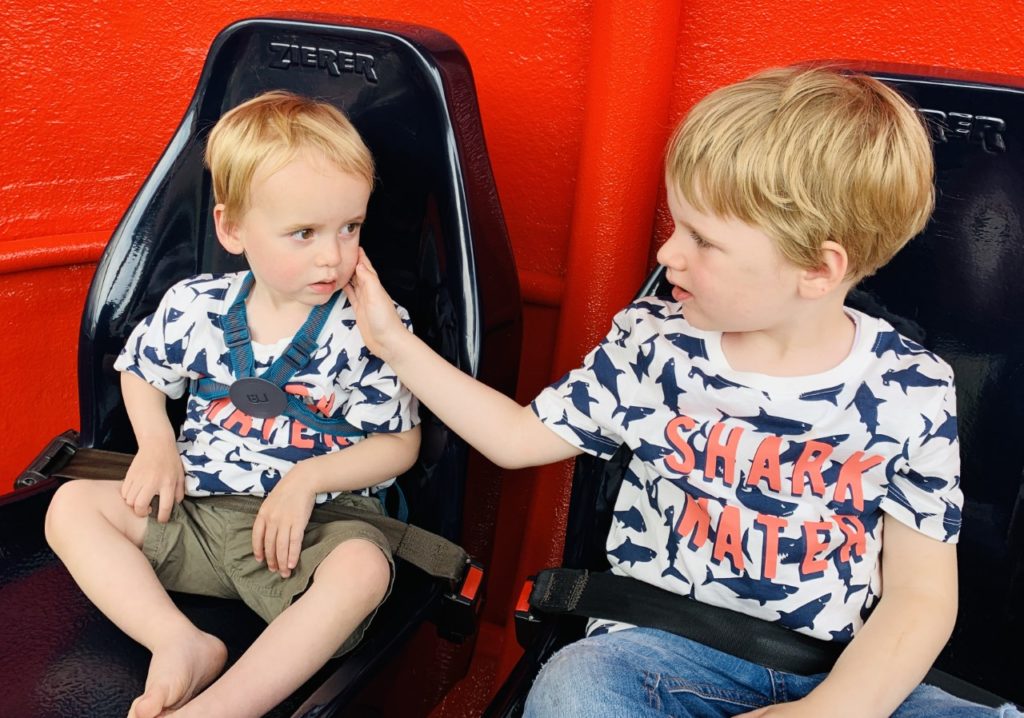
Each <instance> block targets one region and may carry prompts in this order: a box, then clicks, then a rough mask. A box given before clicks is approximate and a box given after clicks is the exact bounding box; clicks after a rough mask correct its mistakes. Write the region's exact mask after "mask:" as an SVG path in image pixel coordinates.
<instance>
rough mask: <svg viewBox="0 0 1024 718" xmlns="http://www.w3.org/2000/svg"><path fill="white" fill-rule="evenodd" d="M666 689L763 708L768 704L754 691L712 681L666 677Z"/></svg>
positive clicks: (671, 691)
mask: <svg viewBox="0 0 1024 718" xmlns="http://www.w3.org/2000/svg"><path fill="white" fill-rule="evenodd" d="M665 683H666V686H665V690H667V691H668V692H669V693H692V694H694V695H697V696H700V697H701V698H707V699H710V700H717V701H725V702H728V703H734V704H736V705H741V706H748V707H750V708H761V707H763V706H764V705H766V701H765V698H764V696H759V695H757V694H756V693H754V692H752V691H745V692H740V691H732V690H728V689H723V688H721V687H719V686H716V685H713V684H710V683H694V682H692V681H688V680H684V679H682V678H671V679H665Z"/></svg>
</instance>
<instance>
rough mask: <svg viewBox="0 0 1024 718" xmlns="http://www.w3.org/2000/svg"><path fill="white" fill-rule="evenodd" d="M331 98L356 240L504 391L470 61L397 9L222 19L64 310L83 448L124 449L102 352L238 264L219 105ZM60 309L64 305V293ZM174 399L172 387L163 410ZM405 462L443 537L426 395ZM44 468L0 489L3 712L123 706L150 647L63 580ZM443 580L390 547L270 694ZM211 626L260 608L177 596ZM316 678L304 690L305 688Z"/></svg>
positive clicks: (343, 693) (499, 271) (451, 484)
mask: <svg viewBox="0 0 1024 718" xmlns="http://www.w3.org/2000/svg"><path fill="white" fill-rule="evenodd" d="M276 88H284V89H289V90H292V91H295V92H299V93H302V94H307V95H311V96H315V97H318V98H320V99H325V100H328V101H331V102H333V103H335V104H336V105H338V106H339V107H341V108H342V109H343V110H344V111H345V112H346V113H347V114H348V115H349V117H350V118H351V119H352V122H353V123H354V124H355V126H356V127H357V128H358V129H359V131H360V133H361V134H362V135H363V137H364V138H365V140H366V142H367V144H368V145H369V147H370V149H371V151H372V152H373V154H374V157H375V159H376V162H377V171H378V179H379V181H378V184H377V187H376V189H375V192H374V194H373V196H372V198H371V201H370V206H369V211H368V219H367V222H366V225H365V227H364V230H363V235H362V236H363V239H362V244H363V246H364V247H365V248H366V251H367V253H368V254H369V255H370V257H371V259H372V261H373V262H374V264H375V266H376V267H377V268H378V270H379V273H380V276H381V278H382V281H383V283H384V284H385V286H386V287H387V289H388V291H389V292H391V294H392V296H393V297H394V298H395V300H396V301H398V302H400V303H401V304H403V305H404V306H405V307H406V308H408V310H409V312H410V314H411V316H412V319H413V322H414V326H415V331H416V333H417V334H418V335H419V336H420V337H421V338H423V339H424V340H425V341H426V342H427V343H428V344H430V345H431V346H432V347H433V348H434V349H436V350H437V351H439V352H440V353H441V354H442V355H444V356H445V357H446V358H447V359H448V360H449V361H451V362H452V363H453V364H455V365H457V366H459V367H460V368H462V369H463V370H465V371H467V372H469V373H471V374H474V375H475V376H477V377H479V378H481V379H482V380H484V381H486V382H488V383H490V384H491V385H493V386H496V387H497V388H498V389H500V390H502V391H504V392H506V393H509V394H511V393H512V392H513V390H514V382H515V378H516V374H517V369H518V367H517V361H518V356H519V342H520V330H521V328H520V302H519V289H518V284H517V279H516V276H515V273H514V266H513V261H512V254H511V250H510V247H509V244H508V240H507V236H506V232H505V226H504V221H503V218H502V214H501V208H500V206H499V204H498V201H497V194H496V191H495V188H494V183H493V177H492V175H491V169H490V165H489V163H488V159H487V153H486V148H485V146H484V141H483V134H482V130H481V126H480V120H479V116H478V110H477V104H476V96H475V91H474V87H473V81H472V76H471V74H470V71H469V67H468V64H467V61H466V59H465V57H464V56H463V54H462V52H461V50H460V49H459V48H458V46H457V45H456V44H455V43H454V42H453V41H452V40H451V39H450V38H448V37H446V36H444V35H442V34H440V33H438V32H436V31H433V30H428V29H425V28H418V27H413V26H407V25H399V24H395V23H374V25H373V26H372V27H371V26H370V25H368V24H367V23H366V21H358V20H350V19H344V20H342V19H338V18H333V19H332V18H316V19H306V20H283V19H257V20H247V21H242V22H239V23H236V24H234V25H232V26H230V27H228V28H227V29H225V30H224V31H223V32H222V33H221V34H220V35H219V36H218V37H217V38H216V40H215V41H214V43H213V46H212V48H211V50H210V53H209V56H208V58H207V61H206V64H205V66H204V68H203V72H202V75H201V78H200V80H199V84H198V87H197V89H196V92H195V95H194V97H193V99H192V102H191V103H190V105H189V107H188V109H187V111H186V114H185V117H184V119H183V121H182V123H181V126H180V127H179V129H178V130H177V132H176V133H175V135H174V137H173V138H172V139H171V141H170V143H169V145H168V147H167V150H166V151H165V153H164V155H163V157H162V158H161V159H160V161H159V162H158V164H157V166H156V167H155V169H154V170H153V172H152V173H151V175H150V176H149V178H148V179H147V180H146V182H145V184H144V185H143V187H142V188H141V190H140V191H139V194H138V196H137V197H136V199H135V201H134V202H133V204H132V205H131V207H130V208H129V209H128V211H127V213H126V214H125V216H124V218H123V219H122V221H121V223H120V225H119V226H118V228H117V230H116V231H115V232H114V235H113V237H112V238H111V240H110V244H109V245H108V247H107V249H106V252H105V253H104V255H103V258H102V259H101V261H100V264H99V266H98V268H97V271H96V275H95V278H94V280H93V284H92V287H91V289H90V292H89V296H88V300H87V305H86V307H85V312H84V315H83V319H82V329H81V336H80V344H79V400H80V405H81V435H80V440H79V443H80V445H81V446H83V447H91V448H100V449H110V450H120V451H133V450H134V448H135V446H134V438H133V434H132V431H131V428H130V425H129V423H128V419H127V416H126V414H125V412H124V409H123V406H122V403H121V396H120V389H119V380H118V377H117V376H116V373H115V372H114V371H113V370H112V368H111V367H112V363H113V360H114V358H115V357H116V356H117V354H118V353H119V351H120V350H121V347H122V346H123V344H124V342H125V339H126V338H127V336H128V334H129V332H130V331H131V329H132V328H133V327H134V326H135V324H136V323H137V322H138V321H139V320H140V319H142V318H143V317H145V316H146V315H148V314H149V313H151V312H152V311H153V309H154V308H155V307H156V304H157V302H158V300H159V299H160V297H161V296H162V294H163V293H164V291H165V290H166V289H167V288H168V287H169V286H170V285H171V284H173V283H174V282H175V281H177V280H179V279H181V278H184V277H187V276H190V275H193V274H196V273H199V272H208V271H213V272H218V271H233V270H236V269H240V268H242V266H243V265H241V264H240V263H239V261H238V259H237V258H235V257H232V256H230V255H228V254H227V253H225V252H224V251H223V250H222V249H221V248H220V246H219V244H218V242H217V240H216V237H215V233H214V228H213V223H212V219H211V209H212V193H211V190H210V180H209V175H208V173H207V172H206V171H205V170H204V168H203V165H202V151H203V147H204V142H205V137H206V135H207V133H208V132H209V130H210V128H211V127H212V126H213V124H214V122H215V121H216V120H217V118H218V117H219V116H220V115H221V114H222V113H223V112H224V111H226V110H228V109H230V108H231V107H234V106H235V105H237V104H239V103H240V102H242V101H244V100H246V99H248V98H250V97H252V96H254V95H256V94H258V93H260V92H262V91H264V90H268V89H276ZM69 310H70V311H78V308H69ZM182 410H183V405H182V402H178V405H177V406H176V407H174V406H172V414H174V413H175V411H177V415H178V416H180V414H181V412H182ZM423 432H424V433H423V442H422V450H421V456H420V461H419V462H418V463H417V465H416V466H415V467H414V468H413V469H411V470H410V471H409V472H408V473H407V474H405V475H404V476H402V477H401V478H400V479H399V483H400V485H401V486H402V489H403V491H404V493H405V496H406V498H407V500H408V504H409V509H410V513H409V520H410V522H411V523H415V524H417V525H419V526H421V527H423V528H426V529H428V530H430V531H433V532H435V533H438V534H441V535H443V536H445V537H446V538H449V539H451V540H453V541H456V542H457V541H458V540H459V538H460V533H461V528H462V497H463V492H464V483H465V480H466V473H467V454H468V452H467V447H466V445H465V444H464V443H463V442H461V441H460V440H458V439H457V438H456V437H455V436H454V435H452V434H451V433H450V432H449V431H448V430H447V429H446V427H444V426H443V425H442V424H441V423H440V422H438V421H437V420H436V419H434V418H433V417H432V416H430V415H429V414H427V413H426V412H424V428H423ZM53 488H54V482H51V481H46V480H43V481H42V482H40V483H38V484H36V485H35V486H33V487H31V488H27V489H23V490H21V491H15V492H14V493H13V494H11V495H8V496H6V497H2V498H0V646H3V650H0V672H2V673H3V674H4V675H6V676H7V677H8V678H9V679H13V678H14V677H18V679H17V680H9V681H8V687H7V688H6V689H5V690H4V691H2V692H0V715H4V716H33V717H34V718H45V717H47V716H68V717H72V716H74V717H80V716H107V715H110V716H121V715H124V714H125V712H126V711H127V707H128V705H129V703H130V701H131V700H132V698H133V697H134V696H136V695H138V694H139V693H140V692H141V689H142V685H143V680H144V678H145V674H146V668H147V666H148V663H149V657H148V653H147V652H146V651H145V650H144V649H143V648H141V647H140V646H138V645H136V644H135V643H134V642H133V641H131V640H130V639H128V638H127V637H126V636H124V635H123V634H121V632H120V631H118V630H117V629H116V628H115V627H114V626H113V625H112V624H110V622H109V621H107V620H106V619H105V618H103V617H102V616H101V615H100V614H99V613H98V612H97V611H96V610H95V609H93V608H92V606H91V605H90V604H89V602H88V601H87V600H86V599H85V597H84V596H83V595H82V594H81V592H79V591H78V589H77V588H76V587H75V585H74V583H73V582H72V581H71V579H70V577H69V576H68V574H67V572H66V570H65V569H64V568H63V566H62V565H61V564H60V562H59V561H57V560H56V559H55V557H54V556H53V554H52V553H51V552H50V551H49V549H48V547H47V546H46V543H45V540H44V539H43V528H42V527H43V517H44V515H45V511H46V507H47V505H48V502H49V498H50V496H51V494H52V490H53ZM442 593H443V587H442V586H440V585H439V584H438V583H437V582H436V581H434V580H432V579H430V578H428V577H427V576H425V575H424V574H422V573H420V572H419V571H418V570H416V569H413V568H412V567H409V566H404V565H401V564H400V565H399V569H398V576H397V582H396V586H395V589H394V591H393V592H392V596H391V598H390V599H389V600H388V601H387V602H386V604H385V606H384V607H383V608H382V609H381V611H380V613H379V614H378V617H377V619H376V620H375V621H374V623H373V626H372V628H371V630H370V631H369V632H368V635H367V637H366V639H365V641H364V643H363V644H362V645H361V646H360V647H359V648H358V649H357V650H356V651H355V652H354V653H353V654H351V655H350V656H348V657H346V658H345V659H342V660H340V661H333V662H332V663H329V664H328V666H327V667H326V668H325V669H324V670H323V671H321V673H320V674H318V676H317V677H315V680H313V681H311V682H310V684H309V685H307V686H306V687H304V689H303V690H302V691H300V692H298V693H297V694H296V695H295V696H293V697H292V698H291V699H290V700H288V701H286V702H285V703H284V704H282V706H280V707H279V708H278V709H277V710H275V711H274V712H273V714H272V715H275V716H285V715H292V714H294V715H306V714H309V715H312V714H313V713H314V712H315V714H316V715H318V716H321V715H331V714H333V712H334V711H335V710H337V709H338V708H339V706H342V705H344V703H345V701H346V700H348V699H349V698H350V697H351V696H353V695H354V694H355V692H356V691H357V689H358V688H359V687H360V686H361V685H362V684H363V683H364V682H365V679H366V678H367V677H368V676H369V675H370V674H371V673H372V671H373V670H374V669H375V668H376V667H377V666H378V665H379V664H380V663H381V662H382V661H383V660H384V659H385V658H387V657H389V656H390V655H391V654H393V652H394V650H395V649H396V647H397V646H399V645H400V644H401V641H402V640H403V639H404V638H406V637H407V636H408V635H409V634H410V632H411V631H412V630H413V629H414V628H415V627H416V626H417V625H418V624H419V623H420V622H421V621H422V620H423V619H424V618H425V617H427V616H430V615H431V614H432V613H434V612H435V611H436V609H437V606H438V600H439V598H440V596H441V594H442ZM176 599H177V600H178V601H179V603H180V605H181V606H182V607H183V608H184V610H185V611H186V613H187V614H188V615H189V616H190V617H191V618H192V619H193V620H194V621H195V622H196V623H197V624H198V625H200V626H201V627H203V628H204V629H205V630H208V631H211V632H213V633H215V634H217V635H220V636H221V637H222V638H224V640H225V641H226V642H227V643H228V644H229V651H230V657H231V659H232V660H234V659H235V658H237V657H238V655H240V654H241V652H242V651H244V649H245V648H246V647H247V646H248V644H249V643H250V642H251V641H252V639H253V637H254V636H256V635H257V634H258V633H259V632H260V631H261V630H262V629H263V627H264V624H263V623H262V621H260V620H259V619H258V618H257V617H256V616H255V614H252V613H251V612H250V611H249V610H248V609H247V608H246V607H245V606H244V605H242V604H241V603H240V602H237V601H224V600H216V599H206V598H201V597H196V596H177V597H176ZM318 687H319V689H318Z"/></svg>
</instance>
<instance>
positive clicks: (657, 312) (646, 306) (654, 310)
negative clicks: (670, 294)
mask: <svg viewBox="0 0 1024 718" xmlns="http://www.w3.org/2000/svg"><path fill="white" fill-rule="evenodd" d="M630 306H631V307H635V308H636V309H642V310H644V311H646V312H647V313H648V314H650V315H651V316H652V317H657V318H658V319H664V318H665V315H664V314H662V312H663V311H664V310H665V305H664V304H656V303H655V302H645V301H643V300H641V301H637V302H633V304H632V305H630Z"/></svg>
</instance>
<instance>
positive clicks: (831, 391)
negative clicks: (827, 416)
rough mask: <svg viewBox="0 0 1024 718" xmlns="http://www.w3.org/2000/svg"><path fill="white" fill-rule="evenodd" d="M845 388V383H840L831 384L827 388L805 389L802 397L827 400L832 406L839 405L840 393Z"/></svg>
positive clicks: (804, 398)
mask: <svg viewBox="0 0 1024 718" xmlns="http://www.w3.org/2000/svg"><path fill="white" fill-rule="evenodd" d="M845 388H846V385H845V384H838V385H836V386H830V387H827V388H825V389H815V390H814V391H805V392H804V393H803V394H801V395H800V398H801V399H803V400H804V401H827V402H828V403H829V404H831V405H832V406H839V395H840V394H841V393H842V391H843V389H845Z"/></svg>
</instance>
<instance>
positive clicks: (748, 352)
mask: <svg viewBox="0 0 1024 718" xmlns="http://www.w3.org/2000/svg"><path fill="white" fill-rule="evenodd" d="M818 310H820V311H818ZM856 335H857V326H856V323H855V322H854V320H853V318H852V317H850V315H849V314H847V313H846V311H845V309H844V308H843V305H842V301H841V299H840V301H839V302H838V303H830V305H829V306H828V307H820V306H819V307H815V310H814V311H809V312H807V313H805V314H803V315H800V316H795V317H791V318H788V319H787V320H786V321H784V322H780V323H779V324H778V325H776V326H773V327H769V328H767V329H765V330H762V331H754V332H726V333H723V334H722V353H723V354H724V355H725V358H726V360H727V361H728V362H729V366H731V367H732V368H733V369H735V370H736V371H745V372H754V373H757V374H766V375H768V376H810V375H812V374H820V373H822V372H826V371H828V370H829V369H833V368H835V367H836V366H838V365H839V364H841V363H842V362H843V360H844V359H846V357H847V356H849V354H850V350H851V349H852V348H853V343H854V339H855V338H856Z"/></svg>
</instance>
